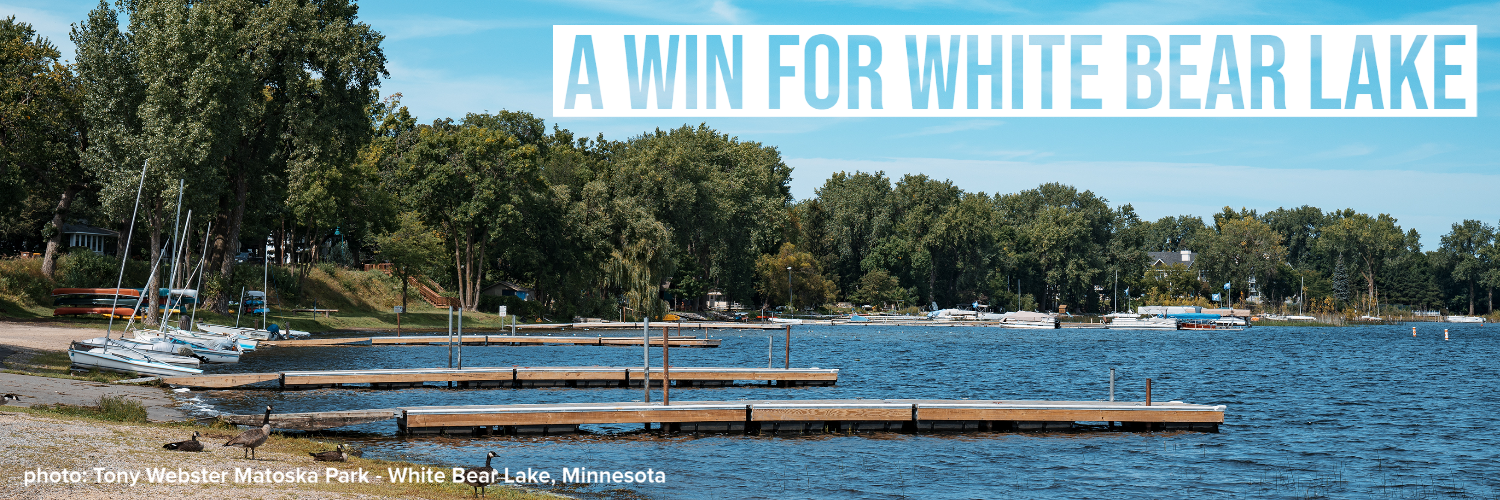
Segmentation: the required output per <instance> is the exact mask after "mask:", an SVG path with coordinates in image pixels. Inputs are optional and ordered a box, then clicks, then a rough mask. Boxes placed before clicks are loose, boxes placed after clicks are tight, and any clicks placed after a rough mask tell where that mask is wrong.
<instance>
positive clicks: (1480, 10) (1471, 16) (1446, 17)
mask: <svg viewBox="0 0 1500 500" xmlns="http://www.w3.org/2000/svg"><path fill="white" fill-rule="evenodd" d="M1389 24H1477V25H1479V36H1495V35H1500V2H1495V3H1471V4H1466V5H1455V6H1452V7H1448V8H1446V9H1440V10H1434V11H1431V12H1423V13H1420V14H1412V15H1409V16H1405V17H1402V18H1399V19H1396V20H1394V21H1391V22H1390V23H1389Z"/></svg>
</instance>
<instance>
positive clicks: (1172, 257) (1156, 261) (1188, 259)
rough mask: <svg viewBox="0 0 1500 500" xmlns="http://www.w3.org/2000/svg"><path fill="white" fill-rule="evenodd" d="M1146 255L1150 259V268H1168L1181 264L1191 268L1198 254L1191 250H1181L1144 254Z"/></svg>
mask: <svg viewBox="0 0 1500 500" xmlns="http://www.w3.org/2000/svg"><path fill="white" fill-rule="evenodd" d="M1146 255H1147V256H1149V257H1151V265H1152V266H1157V265H1165V266H1170V265H1172V264H1182V265H1185V266H1187V267H1193V262H1194V261H1196V260H1198V253H1197V252H1193V251H1191V250H1182V251H1177V252H1146Z"/></svg>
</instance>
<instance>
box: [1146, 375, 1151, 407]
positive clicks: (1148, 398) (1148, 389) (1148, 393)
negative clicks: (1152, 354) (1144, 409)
mask: <svg viewBox="0 0 1500 500" xmlns="http://www.w3.org/2000/svg"><path fill="white" fill-rule="evenodd" d="M1146 406H1151V379H1149V378H1148V379H1146Z"/></svg>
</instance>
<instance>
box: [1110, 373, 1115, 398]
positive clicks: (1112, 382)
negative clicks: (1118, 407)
mask: <svg viewBox="0 0 1500 500" xmlns="http://www.w3.org/2000/svg"><path fill="white" fill-rule="evenodd" d="M1109 400H1110V402H1113V401H1114V400H1115V369H1114V368H1110V369H1109Z"/></svg>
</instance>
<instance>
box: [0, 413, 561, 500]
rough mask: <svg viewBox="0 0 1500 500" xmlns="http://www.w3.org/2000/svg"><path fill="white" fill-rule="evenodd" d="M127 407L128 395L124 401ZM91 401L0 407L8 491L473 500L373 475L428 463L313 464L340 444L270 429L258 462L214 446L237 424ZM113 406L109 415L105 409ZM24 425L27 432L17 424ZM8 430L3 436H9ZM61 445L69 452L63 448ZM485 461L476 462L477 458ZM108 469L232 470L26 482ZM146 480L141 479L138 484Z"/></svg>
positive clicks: (513, 495) (462, 491)
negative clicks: (361, 479)
mask: <svg viewBox="0 0 1500 500" xmlns="http://www.w3.org/2000/svg"><path fill="white" fill-rule="evenodd" d="M123 404H124V405H125V406H128V402H125V403H123ZM115 406H116V408H112V409H106V408H90V407H47V408H23V407H14V406H6V407H4V408H3V410H4V411H0V429H3V430H5V431H10V432H8V433H7V432H0V436H3V437H0V441H6V442H3V443H0V444H3V445H4V447H5V448H6V450H7V451H6V453H5V454H3V455H0V478H3V479H0V481H4V482H7V483H12V484H9V485H8V486H9V487H10V488H8V489H9V492H10V493H19V494H20V495H21V496H23V497H28V496H33V495H34V496H36V497H42V498H49V497H63V496H67V497H69V498H80V496H81V497H82V498H89V497H99V498H143V499H159V498H181V497H188V496H194V497H204V498H230V497H242V498H287V497H291V498H320V499H322V498H427V499H451V498H470V497H472V496H473V493H472V490H471V489H470V488H469V487H468V486H466V485H463V484H454V483H452V482H442V483H408V484H394V483H390V482H387V481H385V480H382V479H376V478H375V477H374V476H376V475H380V476H385V475H386V469H387V468H405V467H411V468H414V469H417V470H420V469H421V468H423V467H429V468H434V467H432V466H430V465H422V464H413V463H408V462H399V461H389V460H370V459H364V458H360V457H357V456H350V457H349V459H348V462H345V463H330V462H314V461H313V460H312V458H311V457H309V456H308V455H307V454H308V453H311V452H321V451H328V450H332V449H334V447H335V446H336V445H337V444H338V442H337V441H334V440H329V439H324V438H318V437H312V436H298V435H284V434H280V433H273V435H272V436H271V438H270V440H269V441H267V442H266V444H265V445H264V446H262V447H260V448H259V449H258V450H256V455H257V457H258V458H257V459H253V460H252V459H245V458H241V457H242V455H243V452H242V451H241V450H240V449H238V448H226V447H222V446H220V445H221V444H222V443H224V442H225V441H228V440H229V439H230V438H232V437H233V436H234V435H236V434H238V433H239V430H238V429H235V428H233V427H232V426H228V425H212V426H205V425H195V424H189V423H172V424H151V423H143V422H137V421H129V420H131V418H130V412H129V411H128V409H124V410H122V409H121V408H119V406H121V403H116V404H115ZM111 412H112V413H111ZM22 429H24V430H27V431H29V432H26V433H25V434H19V433H17V432H16V431H19V430H22ZM193 431H198V432H201V433H202V434H203V436H202V437H200V438H199V440H200V441H202V442H203V443H204V445H205V446H204V451H203V452H201V453H187V452H175V451H168V450H164V449H162V444H163V443H168V442H175V441H181V440H185V439H187V438H188V437H190V436H191V435H192V433H193ZM6 434H8V435H6ZM60 450H66V452H62V453H60V452H59V451H60ZM345 451H346V452H352V453H354V454H357V453H359V449H358V448H357V447H351V445H350V444H345ZM477 463H482V459H481V460H479V461H477ZM94 467H104V468H107V469H111V470H117V471H127V472H128V471H143V470H145V469H148V468H157V467H164V468H168V469H172V470H176V469H179V468H180V469H183V470H188V471H197V470H200V469H204V470H208V471H213V472H229V477H230V478H231V479H230V480H227V481H224V482H222V483H208V484H138V485H136V486H130V485H120V484H99V483H97V482H93V481H85V482H83V483H81V484H75V485H46V484H44V485H29V486H27V485H24V484H23V483H22V477H23V474H24V472H25V471H27V470H36V469H37V468H41V469H42V470H58V469H69V470H85V471H91V470H92V469H93V468H94ZM326 467H335V468H337V469H340V470H341V471H356V470H358V469H361V468H363V469H364V470H366V471H371V472H370V475H369V477H370V481H371V482H369V483H358V482H350V483H341V482H336V481H335V482H331V483H330V482H323V481H322V480H323V479H325V477H326V476H324V473H325V468H326ZM235 468H254V469H257V470H262V469H269V470H272V471H281V472H289V471H295V470H297V469H299V468H300V469H302V470H305V471H312V472H316V473H317V474H318V479H319V480H320V481H319V482H317V483H296V484H245V483H236V482H234V481H233V480H232V477H233V471H234V469H235ZM143 482H144V481H143ZM486 497H487V498H500V499H544V498H560V497H558V496H555V495H551V494H548V493H544V492H536V491H528V490H522V489H519V488H508V487H491V488H489V492H488V494H487V495H486Z"/></svg>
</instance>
